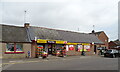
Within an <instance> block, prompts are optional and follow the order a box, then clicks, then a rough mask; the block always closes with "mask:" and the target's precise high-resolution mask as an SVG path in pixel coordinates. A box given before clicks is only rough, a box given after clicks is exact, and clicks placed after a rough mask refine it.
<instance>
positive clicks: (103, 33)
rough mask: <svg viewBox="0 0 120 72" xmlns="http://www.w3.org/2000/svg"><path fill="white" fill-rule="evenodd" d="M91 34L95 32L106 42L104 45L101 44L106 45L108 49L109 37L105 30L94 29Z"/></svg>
mask: <svg viewBox="0 0 120 72" xmlns="http://www.w3.org/2000/svg"><path fill="white" fill-rule="evenodd" d="M90 34H94V35H95V36H97V37H98V39H99V40H100V41H102V42H103V43H104V45H101V46H102V47H106V49H108V43H109V42H108V41H109V38H108V36H107V35H106V33H105V32H104V31H99V32H95V31H94V30H93V31H92V33H90Z"/></svg>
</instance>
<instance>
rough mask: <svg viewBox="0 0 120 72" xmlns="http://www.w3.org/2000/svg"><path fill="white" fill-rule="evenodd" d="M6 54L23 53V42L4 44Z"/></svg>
mask: <svg viewBox="0 0 120 72" xmlns="http://www.w3.org/2000/svg"><path fill="white" fill-rule="evenodd" d="M5 53H6V54H9V53H10V54H11V53H24V52H23V44H20V43H7V45H6V52H5Z"/></svg>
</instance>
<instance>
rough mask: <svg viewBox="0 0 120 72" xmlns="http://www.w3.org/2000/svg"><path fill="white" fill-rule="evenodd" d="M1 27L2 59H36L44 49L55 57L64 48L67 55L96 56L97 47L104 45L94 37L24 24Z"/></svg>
mask: <svg viewBox="0 0 120 72" xmlns="http://www.w3.org/2000/svg"><path fill="white" fill-rule="evenodd" d="M0 26H1V27H2V39H0V40H1V41H0V45H2V48H1V50H2V57H3V58H26V57H28V56H29V57H33V58H34V57H37V55H38V52H39V51H40V50H41V49H44V50H46V51H47V52H48V54H51V55H56V51H57V50H59V49H61V48H63V47H65V50H66V51H67V53H66V54H67V55H81V51H82V50H84V51H86V55H93V54H94V53H95V54H97V49H96V48H97V47H99V46H101V45H104V44H103V42H101V41H100V40H99V39H98V38H97V37H96V36H95V35H92V34H86V33H79V32H72V31H65V30H57V29H50V28H43V27H34V26H29V24H27V23H26V24H25V25H24V27H19V26H10V25H0Z"/></svg>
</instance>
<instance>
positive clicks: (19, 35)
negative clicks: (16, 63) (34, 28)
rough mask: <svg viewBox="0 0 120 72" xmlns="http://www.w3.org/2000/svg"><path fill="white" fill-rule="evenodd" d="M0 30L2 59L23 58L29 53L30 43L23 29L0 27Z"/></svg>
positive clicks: (7, 26)
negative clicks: (0, 35)
mask: <svg viewBox="0 0 120 72" xmlns="http://www.w3.org/2000/svg"><path fill="white" fill-rule="evenodd" d="M0 26H1V30H2V33H1V34H2V37H1V38H2V39H0V45H1V46H2V48H0V49H1V51H2V57H3V58H25V57H27V56H28V55H27V52H28V51H31V43H30V41H29V40H28V35H27V32H26V29H25V28H24V27H18V26H10V25H0Z"/></svg>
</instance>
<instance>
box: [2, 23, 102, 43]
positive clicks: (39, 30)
mask: <svg viewBox="0 0 120 72" xmlns="http://www.w3.org/2000/svg"><path fill="white" fill-rule="evenodd" d="M0 27H1V28H0V32H2V35H1V36H2V37H0V41H2V42H31V40H34V39H35V37H37V38H39V39H50V40H65V41H68V42H76V43H77V42H81V43H92V42H95V43H101V44H103V42H101V41H100V40H99V39H98V38H97V37H96V36H95V35H93V34H86V33H78V32H72V31H65V30H57V29H50V28H43V27H33V26H30V27H29V28H25V27H18V26H10V25H0Z"/></svg>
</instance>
